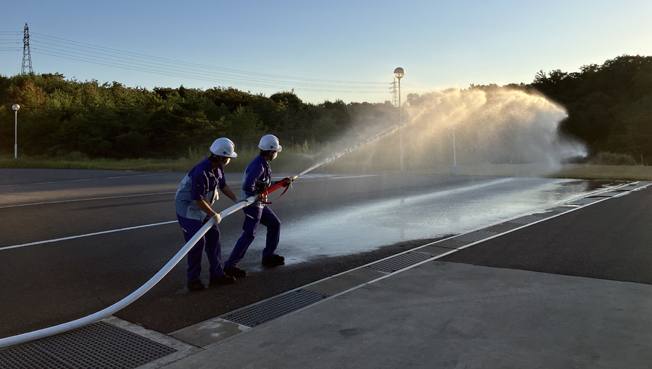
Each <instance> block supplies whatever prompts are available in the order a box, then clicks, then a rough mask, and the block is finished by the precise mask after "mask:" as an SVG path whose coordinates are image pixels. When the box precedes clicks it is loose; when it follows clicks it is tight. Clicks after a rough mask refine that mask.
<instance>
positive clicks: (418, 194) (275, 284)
mask: <svg viewBox="0 0 652 369" xmlns="http://www.w3.org/2000/svg"><path fill="white" fill-rule="evenodd" d="M184 175H185V174H183V173H135V172H109V171H53V170H44V171H42V170H8V169H0V234H1V235H2V237H1V238H0V291H2V296H3V298H2V299H1V301H0V316H2V317H3V319H2V321H3V324H2V325H0V337H6V336H11V335H15V334H19V333H24V332H28V331H32V330H35V329H40V328H45V327H49V326H52V325H56V324H60V323H64V322H67V321H70V320H73V319H77V318H80V317H82V316H85V315H88V314H91V313H94V312H96V311H99V310H101V309H103V308H105V307H107V306H108V305H110V304H112V303H115V302H117V301H119V300H120V299H122V298H123V297H125V296H126V295H128V294H129V293H131V292H133V291H134V290H135V289H137V288H138V287H140V286H141V285H142V284H143V283H145V282H146V281H147V280H148V279H149V278H150V277H151V276H152V275H153V274H155V273H156V272H157V271H158V270H159V269H160V268H161V267H162V266H163V265H164V264H165V263H166V262H167V261H168V260H169V259H170V258H171V257H172V256H173V255H174V254H175V253H176V252H177V251H178V249H179V248H180V247H181V246H182V245H183V243H184V242H183V238H182V235H181V232H180V231H179V229H178V225H177V224H175V223H174V222H171V221H173V220H174V213H173V199H174V191H175V190H176V187H177V186H178V183H179V182H180V181H181V179H182V178H183V176H184ZM227 179H228V180H229V181H228V183H229V185H230V186H231V187H232V188H237V187H238V185H239V175H238V174H231V175H230V176H229V177H227ZM501 181H502V182H501ZM605 184H608V183H606V182H605V183H600V184H598V186H600V185H605ZM477 186H480V187H478V188H476V187H477ZM594 187H596V184H595V183H589V182H585V181H565V180H543V179H518V180H506V179H496V178H491V177H488V178H487V177H454V176H417V175H410V176H391V175H389V176H362V177H353V178H352V177H346V178H338V177H332V176H330V177H321V176H313V177H309V176H307V177H306V178H304V179H302V180H301V181H297V183H296V184H295V186H294V188H293V189H292V190H291V191H290V192H288V194H286V195H285V197H284V198H282V199H280V200H278V202H276V203H275V204H273V205H272V208H273V209H274V210H275V211H276V213H277V214H278V215H279V217H280V218H281V220H282V222H283V224H284V225H283V231H282V245H281V249H280V250H279V253H281V254H284V255H285V256H286V257H287V259H288V265H285V266H282V267H278V268H273V269H267V268H263V267H262V266H261V265H260V261H259V258H258V257H257V255H258V254H259V253H260V249H262V242H259V241H260V239H261V238H263V237H259V239H258V240H257V242H258V244H254V245H252V248H251V249H250V251H249V253H248V254H247V257H246V259H245V260H244V261H243V262H242V263H241V265H240V267H242V268H245V269H247V270H249V271H250V275H249V276H247V277H246V278H243V279H240V280H238V282H237V283H236V284H235V285H232V286H222V287H211V288H208V289H207V290H205V291H200V292H188V291H187V289H186V288H185V265H178V266H177V267H176V268H175V269H174V270H173V271H172V272H171V273H170V274H169V275H168V276H167V277H165V278H164V279H163V281H162V282H161V283H159V284H158V285H157V286H155V287H154V288H153V289H152V290H151V291H149V292H148V293H147V294H146V295H145V296H143V297H142V298H141V299H139V300H138V301H136V302H135V303H134V304H132V305H130V306H129V307H127V308H125V309H123V310H122V311H120V312H119V313H118V314H116V315H117V316H118V317H120V318H122V319H125V320H127V321H130V322H133V323H136V324H140V325H143V326H145V327H146V328H149V329H153V330H156V331H159V332H162V333H169V332H171V331H174V330H177V329H180V328H182V327H185V326H188V325H191V324H194V323H196V322H199V321H203V320H206V319H209V318H212V317H215V316H218V315H220V314H223V313H226V312H229V311H232V310H235V309H237V308H239V307H242V306H246V305H249V304H251V303H253V302H256V301H260V300H263V299H265V298H268V297H271V296H275V295H277V294H279V293H282V292H285V291H287V290H290V289H292V288H296V287H299V286H302V285H305V284H307V283H310V282H312V281H316V280H319V279H322V278H324V277H327V276H330V275H333V274H337V273H340V272H343V271H345V270H349V269H352V268H354V267H357V266H360V265H363V264H366V263H369V262H371V261H374V260H378V259H381V258H383V257H386V256H389V255H393V254H396V253H398V252H401V251H404V250H406V249H409V248H411V247H416V246H419V245H422V244H423V243H425V242H427V241H430V240H435V239H439V238H442V237H445V236H447V235H451V234H456V233H462V232H464V231H469V230H472V229H474V228H478V227H479V226H487V225H490V224H493V223H497V222H499V221H501V220H505V219H507V218H510V217H514V216H516V215H522V214H524V213H528V212H535V211H537V210H541V209H543V208H545V207H549V206H550V205H551V204H554V203H556V202H559V201H562V200H563V199H566V198H569V197H572V196H575V195H580V194H582V193H585V192H587V191H590V190H592V189H593V188H594ZM460 188H467V189H468V188H470V190H468V191H462V192H459V193H457V192H456V191H459V189H460ZM494 189H495V191H494ZM524 189H525V190H524ZM447 191H448V192H447ZM476 191H479V192H476ZM436 193H440V194H441V193H447V194H448V195H446V196H444V198H445V199H446V200H444V201H443V202H442V201H440V200H438V196H436V195H433V194H436ZM428 194H430V195H431V196H430V197H426V198H425V199H424V198H422V197H423V196H426V195H428ZM125 196H130V197H125ZM638 196H640V195H639V194H632V195H630V196H627V198H626V199H625V200H628V201H630V202H631V203H628V205H627V206H626V207H623V208H619V209H602V208H601V207H600V205H601V204H598V205H596V206H592V207H590V208H589V209H583V210H582V212H580V211H578V212H574V213H572V214H568V215H566V216H564V217H560V218H555V219H551V220H550V222H544V223H543V224H547V223H551V226H546V227H545V228H544V229H541V230H538V229H537V228H534V229H535V230H537V232H539V233H537V237H534V238H533V237H526V238H525V239H519V238H518V237H519V236H517V235H515V234H514V235H512V234H510V235H506V236H505V237H514V239H509V242H504V239H503V241H501V242H498V241H496V244H495V245H493V246H491V244H490V242H491V241H487V242H489V245H490V247H488V248H486V247H483V248H482V250H491V251H486V252H482V251H480V252H476V250H469V251H468V252H467V251H461V252H458V253H457V254H455V255H452V256H450V260H448V259H447V261H455V262H461V263H470V264H477V265H487V266H498V267H505V268H515V269H527V270H537V271H549V272H551V273H559V274H568V275H583V276H590V277H596V278H607V279H615V280H627V281H637V282H642V283H649V281H650V278H651V277H650V273H649V272H648V269H647V268H644V266H645V265H646V264H645V263H646V262H647V263H648V264H647V265H649V259H648V257H649V256H650V254H651V253H650V252H649V250H648V249H647V245H646V244H645V243H644V241H645V240H646V239H649V235H648V234H643V235H641V234H634V235H626V234H625V235H618V234H619V233H618V232H617V231H618V229H617V227H618V224H617V223H618V222H616V221H615V220H614V219H613V218H612V216H611V215H612V214H616V212H615V211H616V210H618V211H621V212H622V211H624V212H625V213H626V214H628V215H625V219H624V220H625V221H628V222H645V221H647V222H648V223H647V224H649V221H650V220H651V219H650V217H649V216H648V215H647V214H646V213H645V210H646V209H645V207H646V205H647V204H649V201H648V200H649V199H648V198H639V199H636V198H637V197H638ZM630 197H631V198H632V199H634V200H630ZM80 199H86V200H84V201H79V200H80ZM89 199H91V200H89ZM419 199H421V201H419ZM464 199H465V201H466V202H465V203H464V202H463V201H462V200H464ZM489 199H491V201H489ZM406 201H407V202H408V204H407V205H410V206H411V207H413V208H415V209H416V210H415V212H416V215H415V214H411V213H401V211H400V210H399V209H400V208H401V207H405V205H406ZM620 202H621V201H619V202H617V203H620ZM420 203H427V204H429V205H428V207H425V208H418V206H419V204H420ZM447 204H448V205H447ZM229 205H231V204H230V203H229V202H227V201H225V200H224V199H222V200H220V202H219V203H218V205H217V206H216V208H217V209H219V208H226V207H227V206H229ZM462 205H463V206H462ZM360 207H367V211H366V212H363V213H359V212H356V210H355V209H358V208H360ZM630 207H633V208H630ZM594 208H596V209H594ZM171 209H172V210H171ZM378 209H380V210H378ZM445 209H448V210H447V211H444V210H445ZM455 209H457V210H456V211H452V210H455ZM459 209H463V210H464V211H460V210H459ZM632 209H633V210H632ZM585 210H590V212H589V213H585ZM375 211H378V212H379V213H377V214H374V212H375ZM338 213H341V214H345V215H346V218H345V219H346V221H347V222H348V223H350V224H351V225H355V227H353V226H352V227H351V228H348V227H346V224H347V222H344V223H337V222H336V219H338V217H337V214H338ZM576 213H578V214H576ZM579 213H581V215H579ZM387 214H389V216H387ZM423 214H438V215H437V217H435V218H432V219H429V220H428V221H429V222H432V223H433V224H436V223H440V224H441V223H443V224H444V225H443V226H442V227H441V229H435V230H434V231H433V230H429V231H424V230H423V228H424V227H423V226H422V225H421V224H419V223H418V222H417V223H416V224H413V223H414V222H411V221H410V220H413V221H416V220H419V219H423V218H424V217H423V216H422V215H423ZM573 216H582V217H583V219H586V218H584V217H587V216H588V217H589V219H591V222H593V221H595V222H597V224H599V225H600V229H602V230H604V231H605V232H609V231H611V232H610V233H609V234H610V235H611V236H609V235H602V236H600V235H599V234H596V232H593V231H588V230H584V231H583V230H582V229H581V227H579V226H578V229H576V230H575V229H573V228H572V227H573V218H572V217H573ZM320 217H321V218H322V219H324V221H323V222H322V224H321V225H319V224H320V223H319V222H318V221H317V222H315V220H314V219H319V218H320ZM567 217H569V218H568V219H567ZM379 218H380V219H381V221H380V222H378V223H375V222H374V221H372V220H376V219H379ZM161 222H171V223H169V224H163V225H158V226H155V227H148V228H141V229H134V230H130V231H126V232H116V233H109V234H103V235H99V236H93V237H83V238H74V239H70V240H64V241H58V242H53V243H44V244H39V245H33V246H26V247H18V248H13V249H4V250H3V249H2V248H3V247H5V248H6V247H8V246H15V245H23V244H26V243H30V242H39V241H43V240H49V239H55V238H63V237H74V236H77V235H81V234H87V233H92V232H102V231H108V230H113V229H118V228H123V227H134V226H139V225H146V224H152V223H161ZM241 223H242V215H241V214H239V215H236V216H233V217H229V218H227V219H225V220H224V221H223V223H222V224H221V225H220V228H221V229H222V230H223V231H222V232H223V244H224V251H223V254H224V257H227V255H228V252H230V249H231V247H232V244H233V243H234V242H235V240H236V239H237V237H238V236H239V234H240V226H241ZM333 224H335V226H334V227H333ZM410 224H413V226H406V225H410ZM637 224H638V223H637ZM314 227H317V228H314ZM365 227H367V229H365ZM533 227H536V226H533ZM614 227H615V228H614ZM433 228H436V227H433ZM648 228H649V227H648ZM379 230H383V231H386V233H379ZM562 231H563V232H562ZM569 232H570V234H573V235H575V234H577V240H580V247H579V248H577V247H568V248H564V247H561V248H560V247H559V246H558V247H556V248H555V249H554V250H553V249H550V248H548V247H547V245H548V242H552V239H551V237H566V238H568V234H569ZM306 234H308V235H310V234H313V235H314V234H317V235H318V236H313V238H312V239H311V238H310V237H307V236H306ZM616 235H617V236H616ZM283 237H286V238H287V239H288V240H289V241H286V243H285V244H283V242H284V241H283V240H284V239H285V238H283ZM356 237H357V238H356ZM520 237H524V236H520ZM610 237H611V238H610ZM369 239H372V240H375V241H373V242H371V243H369V242H366V241H365V240H369ZM584 239H586V241H584ZM546 240H548V241H546ZM607 240H608V241H610V242H609V243H608V244H605V241H607ZM555 241H559V240H558V239H556V240H555ZM569 241H570V240H569ZM573 242H575V240H573ZM557 243H558V244H559V242H557ZM561 244H562V245H563V244H564V243H563V242H561ZM624 244H629V245H636V246H621V245H624ZM227 245H228V246H227ZM569 245H570V243H569ZM595 245H600V246H595ZM643 245H645V246H643ZM623 247H624V249H623ZM627 247H634V249H628V248H627ZM592 248H596V249H597V250H599V252H598V253H595V252H592V251H594V250H593V249H592ZM619 249H620V251H619ZM329 250H331V251H329ZM347 250H348V251H347ZM590 251H591V252H590ZM537 268H539V269H537ZM573 273H576V274H573ZM205 277H206V275H205ZM628 278H629V279H628ZM205 279H206V278H205Z"/></svg>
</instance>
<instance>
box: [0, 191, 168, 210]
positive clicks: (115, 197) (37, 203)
mask: <svg viewBox="0 0 652 369" xmlns="http://www.w3.org/2000/svg"><path fill="white" fill-rule="evenodd" d="M173 193H176V192H155V193H142V194H138V195H124V196H108V197H91V198H89V199H73V200H59V201H46V202H35V203H31V204H19V205H7V206H0V209H7V208H18V207H21V206H33V205H47V204H61V203H64V202H79V201H93V200H107V199H122V198H127V197H139V196H156V195H169V194H173Z"/></svg>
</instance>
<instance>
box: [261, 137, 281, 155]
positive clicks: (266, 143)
mask: <svg viewBox="0 0 652 369" xmlns="http://www.w3.org/2000/svg"><path fill="white" fill-rule="evenodd" d="M258 148H259V149H261V150H263V151H276V152H281V150H283V147H282V146H281V143H280V142H278V138H277V137H276V136H274V135H264V136H263V138H261V139H260V143H259V144H258Z"/></svg>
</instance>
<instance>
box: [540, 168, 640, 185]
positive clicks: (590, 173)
mask: <svg viewBox="0 0 652 369" xmlns="http://www.w3.org/2000/svg"><path fill="white" fill-rule="evenodd" d="M548 177H551V178H580V179H631V180H639V181H640V180H652V166H646V165H645V166H644V165H590V164H566V165H564V166H563V168H562V169H561V170H559V171H557V172H555V173H553V174H550V175H548Z"/></svg>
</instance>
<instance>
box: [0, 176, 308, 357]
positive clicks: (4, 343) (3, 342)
mask: <svg viewBox="0 0 652 369" xmlns="http://www.w3.org/2000/svg"><path fill="white" fill-rule="evenodd" d="M298 177H299V176H294V177H292V178H285V179H283V180H281V181H279V182H277V183H275V184H274V185H272V186H270V187H268V188H266V189H265V190H264V191H263V192H262V193H261V194H259V195H256V196H251V197H248V198H247V199H246V200H244V201H241V202H239V203H237V204H235V205H233V206H231V207H229V208H227V209H225V210H223V211H222V212H221V213H220V217H221V219H224V218H225V217H227V216H229V215H231V214H233V213H235V212H237V211H239V210H241V209H244V208H245V207H247V206H249V205H251V204H253V203H254V202H256V200H261V199H263V198H264V197H266V196H267V195H269V194H270V193H272V192H274V191H276V190H278V189H280V188H282V187H286V189H285V191H283V194H284V193H285V192H286V191H287V189H288V188H289V186H290V184H291V183H292V182H293V181H294V180H295V179H297V178H298ZM283 194H281V196H282V195H283ZM281 196H279V197H281ZM213 225H214V220H213V219H211V220H210V221H208V222H206V224H204V225H203V226H202V227H201V228H200V229H199V231H197V233H196V234H195V235H194V236H193V237H192V238H191V239H190V240H189V241H188V242H186V244H185V245H184V246H183V247H182V248H181V250H179V252H177V253H176V255H174V257H173V258H172V259H170V261H168V263H167V264H165V266H164V267H163V268H162V269H161V270H160V271H159V272H158V273H156V274H155V275H154V276H153V277H152V278H150V280H149V281H147V283H145V284H144V285H142V286H141V287H140V288H139V289H137V290H136V291H134V292H133V293H131V294H130V295H129V296H127V297H125V298H124V299H122V300H120V301H118V302H116V303H115V304H113V305H111V306H109V307H107V308H105V309H103V310H100V311H98V312H96V313H94V314H91V315H88V316H85V317H83V318H80V319H77V320H73V321H71V322H67V323H63V324H59V325H55V326H53V327H49V328H44V329H39V330H36V331H32V332H27V333H23V334H19V335H16V336H11V337H6V338H1V339H0V349H1V348H3V347H8V346H13V345H17V344H20V343H24V342H28V341H33V340H37V339H41V338H45V337H49V336H54V335H55V334H59V333H63V332H67V331H70V330H73V329H76V328H80V327H83V326H86V325H88V324H92V323H95V322H97V321H98V320H101V319H104V318H107V317H109V316H111V315H113V314H114V313H116V312H118V311H120V310H122V309H124V308H125V307H127V306H128V305H130V304H131V303H132V302H134V301H136V300H137V299H138V298H140V297H141V296H142V295H144V294H145V293H146V292H147V291H149V290H150V289H151V288H152V287H154V286H155V285H156V284H157V283H158V282H160V281H161V279H163V277H165V276H166V275H167V274H168V273H169V272H170V271H171V270H172V268H174V267H175V266H176V265H177V264H178V263H179V262H180V261H181V260H182V259H183V258H184V257H185V256H186V254H187V253H188V252H189V251H190V249H192V248H193V246H195V244H196V243H197V241H199V239H200V238H202V237H204V235H205V234H206V232H208V230H209V229H210V228H211V227H212V226H213Z"/></svg>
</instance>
